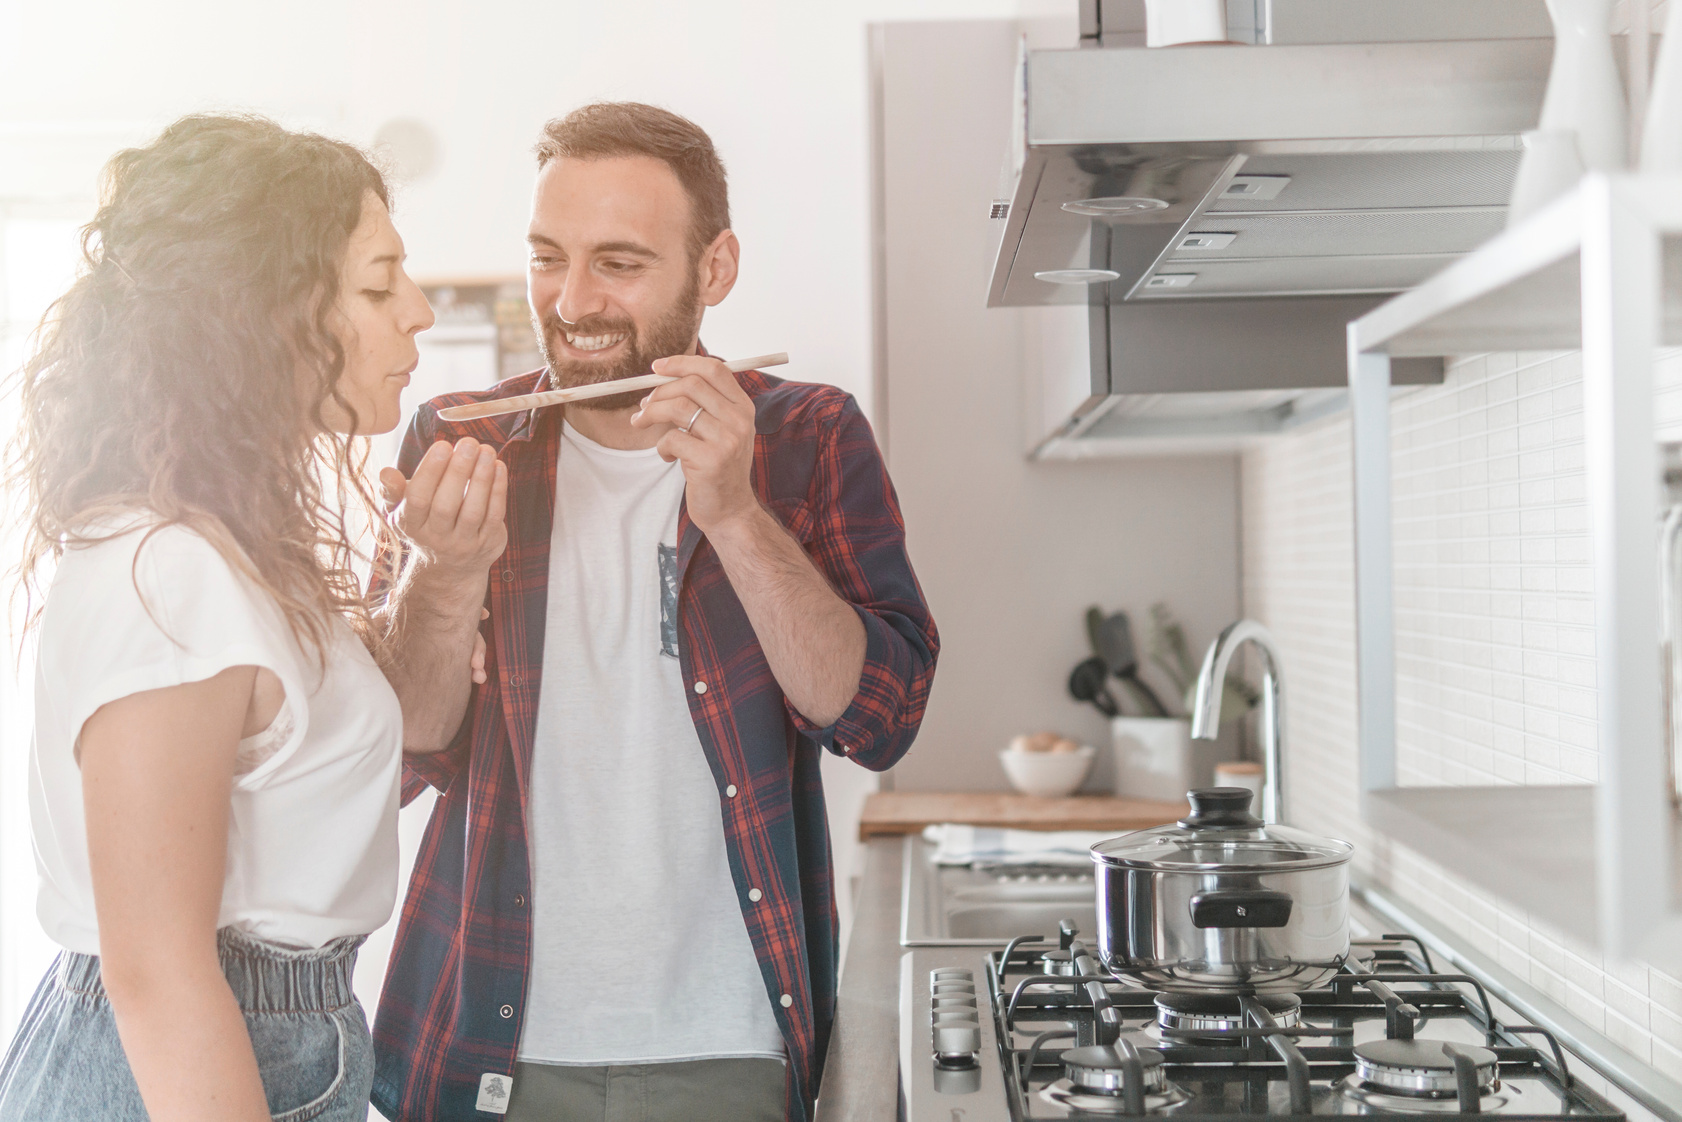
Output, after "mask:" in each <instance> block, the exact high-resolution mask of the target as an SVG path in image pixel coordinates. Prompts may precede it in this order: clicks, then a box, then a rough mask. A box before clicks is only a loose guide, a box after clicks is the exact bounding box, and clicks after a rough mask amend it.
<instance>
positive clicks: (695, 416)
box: [678, 405, 706, 432]
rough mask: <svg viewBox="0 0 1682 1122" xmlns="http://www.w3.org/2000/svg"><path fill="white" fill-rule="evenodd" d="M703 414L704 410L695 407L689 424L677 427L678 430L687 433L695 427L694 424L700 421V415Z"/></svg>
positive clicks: (700, 407)
mask: <svg viewBox="0 0 1682 1122" xmlns="http://www.w3.org/2000/svg"><path fill="white" fill-rule="evenodd" d="M704 412H706V410H705V408H704V407H702V406H699V405H697V406H696V407H695V412H694V414H693V415H692V416H691V417H690V418H689V423H688V424H686V425H679V426H678V428H680V429H682V430H683V431H684V432H688V431H689V430H690V429H692V428H694V427H695V422H696V421H698V420H700V418H701V414H702V413H704Z"/></svg>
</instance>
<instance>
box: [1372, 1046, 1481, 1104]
mask: <svg viewBox="0 0 1682 1122" xmlns="http://www.w3.org/2000/svg"><path fill="white" fill-rule="evenodd" d="M1455 1047H1456V1048H1457V1049H1458V1050H1459V1051H1460V1052H1461V1053H1462V1054H1463V1055H1465V1056H1467V1057H1469V1058H1470V1059H1471V1061H1472V1062H1473V1063H1474V1064H1476V1065H1477V1070H1478V1092H1479V1093H1480V1094H1486V1093H1488V1092H1490V1091H1494V1090H1498V1089H1499V1088H1500V1086H1501V1084H1500V1081H1499V1079H1497V1078H1496V1074H1497V1067H1496V1060H1497V1057H1496V1055H1495V1053H1494V1052H1491V1051H1490V1050H1489V1049H1488V1048H1478V1047H1475V1046H1473V1045H1469V1044H1457V1045H1455ZM1354 1078H1355V1079H1356V1080H1357V1081H1359V1082H1361V1083H1365V1084H1366V1085H1367V1086H1369V1087H1372V1088H1374V1089H1376V1090H1379V1091H1383V1092H1385V1093H1387V1094H1391V1095H1395V1094H1401V1095H1409V1096H1414V1097H1418V1098H1433V1099H1435V1098H1446V1099H1452V1098H1454V1096H1455V1091H1456V1087H1457V1086H1458V1084H1457V1083H1456V1081H1455V1076H1454V1057H1453V1056H1452V1055H1451V1054H1450V1053H1449V1052H1448V1050H1447V1048H1445V1047H1444V1042H1443V1041H1441V1040H1418V1039H1415V1040H1374V1041H1370V1042H1368V1043H1366V1044H1357V1045H1356V1046H1355V1076H1354Z"/></svg>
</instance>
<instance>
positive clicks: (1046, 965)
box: [1040, 951, 1080, 977]
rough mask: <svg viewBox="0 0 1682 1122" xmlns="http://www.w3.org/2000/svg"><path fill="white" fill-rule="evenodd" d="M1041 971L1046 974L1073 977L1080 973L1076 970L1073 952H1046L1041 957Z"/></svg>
mask: <svg viewBox="0 0 1682 1122" xmlns="http://www.w3.org/2000/svg"><path fill="white" fill-rule="evenodd" d="M1040 970H1041V972H1042V973H1046V974H1061V975H1063V976H1065V977H1073V976H1074V975H1076V974H1078V973H1080V971H1078V970H1076V969H1075V956H1074V952H1072V951H1046V952H1045V953H1044V954H1042V955H1040Z"/></svg>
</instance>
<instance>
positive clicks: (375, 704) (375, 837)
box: [29, 523, 403, 954]
mask: <svg viewBox="0 0 1682 1122" xmlns="http://www.w3.org/2000/svg"><path fill="white" fill-rule="evenodd" d="M122 525H123V523H113V526H116V527H119V528H120V527H121V526H122ZM143 538H145V528H144V526H138V527H137V528H133V529H130V530H129V531H128V532H127V533H124V534H122V536H120V537H116V538H112V539H110V540H107V541H104V542H101V543H99V544H97V545H91V546H86V547H83V548H78V549H72V550H69V551H68V552H66V554H65V555H64V557H63V558H62V559H61V560H60V562H59V564H58V569H57V572H56V574H55V575H54V578H53V583H52V588H51V590H50V592H49V593H48V595H47V606H46V612H45V613H44V615H43V617H42V621H41V632H40V655H39V662H38V664H37V668H36V673H35V740H34V745H33V748H32V751H31V755H30V776H29V779H30V783H29V797H30V820H31V826H32V830H33V833H34V840H35V856H36V865H37V867H38V869H39V871H40V874H41V891H40V896H39V903H38V910H39V913H40V917H41V924H42V926H43V927H45V928H46V931H47V934H48V935H49V936H50V937H51V938H52V939H53V941H54V942H56V943H58V944H59V945H60V946H63V947H65V948H68V949H69V950H72V951H80V952H82V953H84V954H98V953H99V924H98V921H97V919H96V917H95V914H94V906H93V889H92V880H91V878H90V876H89V872H88V842H87V829H86V826H85V823H84V819H83V815H82V773H81V768H80V766H79V764H78V762H77V741H78V739H79V738H80V736H81V732H82V726H83V724H84V723H85V722H86V721H87V719H88V718H89V717H91V716H92V715H93V714H94V712H95V711H96V710H98V709H99V708H100V707H101V706H102V705H106V704H108V703H109V702H112V701H116V700H118V699H119V698H123V697H127V696H129V695H130V694H136V693H141V692H144V691H146V690H155V689H162V688H164V687H166V686H176V685H182V684H184V683H187V682H198V681H203V680H204V679H206V678H210V677H213V676H215V675H216V674H218V673H220V672H221V671H223V670H226V669H227V668H229V667H231V666H261V667H267V668H268V669H269V670H271V671H272V672H273V673H274V674H275V676H276V677H278V678H279V679H280V681H281V684H282V685H283V686H284V687H285V690H286V700H285V702H284V703H283V704H282V706H281V710H280V714H279V715H278V716H277V717H276V718H275V720H274V723H273V724H272V725H271V726H270V727H269V729H268V730H266V732H265V733H260V734H258V735H257V736H255V737H248V738H247V739H246V740H244V741H242V742H241V744H240V753H239V759H238V766H237V768H236V775H235V779H234V785H233V794H232V814H231V816H230V817H229V820H228V860H227V873H226V877H225V879H224V881H223V885H222V908H221V911H220V913H219V914H218V916H217V926H219V927H237V928H239V929H240V930H242V931H246V932H249V933H250V934H252V935H255V936H257V937H258V938H262V939H267V940H269V941H271V942H276V943H285V944H288V945H291V946H297V947H317V946H321V945H322V944H324V943H327V942H329V941H330V940H332V939H335V938H338V937H339V936H341V935H361V934H366V933H367V932H370V931H372V930H374V929H375V928H377V927H379V926H380V925H381V924H383V923H384V922H385V921H386V920H387V919H388V918H389V917H390V915H391V909H392V905H393V904H394V903H395V901H396V898H397V799H398V773H399V768H400V766H401V759H402V749H403V725H402V714H401V711H400V710H399V708H398V704H397V696H396V694H395V693H393V692H392V689H391V686H390V685H389V684H387V682H386V680H385V675H383V674H382V673H381V672H380V670H379V668H378V667H377V666H376V665H375V664H374V660H373V659H372V658H370V657H369V655H368V652H367V651H366V650H365V649H364V648H363V646H362V644H361V642H360V641H358V640H357V638H356V636H355V634H354V633H353V632H352V631H351V629H350V626H349V625H348V624H346V623H345V622H344V621H343V620H342V619H338V618H335V619H334V620H333V621H332V646H331V648H330V652H329V657H328V661H327V667H326V673H325V674H323V673H322V672H321V669H320V667H319V665H318V664H317V662H316V660H315V658H314V655H313V654H310V653H306V652H305V650H303V649H301V648H300V647H299V645H298V643H297V642H296V641H295V640H294V639H293V637H292V633H291V630H290V629H289V628H288V626H287V624H286V621H285V619H284V617H283V616H282V615H281V612H280V609H279V607H278V605H276V603H275V602H274V600H273V598H272V597H270V596H268V595H267V594H266V593H264V592H262V591H261V590H260V589H258V588H256V587H255V586H254V585H252V584H251V583H250V582H249V581H248V580H246V579H245V578H244V577H242V576H241V575H240V574H239V573H237V572H236V571H235V570H234V569H233V568H232V567H230V566H229V564H228V563H227V562H226V561H225V560H223V558H222V555H221V554H219V553H218V552H217V551H216V549H215V547H213V546H212V545H211V544H210V543H209V542H207V541H206V540H205V539H204V538H202V537H200V536H199V535H198V534H196V533H194V532H193V531H191V530H188V529H186V528H184V527H181V526H171V527H168V528H166V529H163V530H159V531H158V532H157V533H155V534H153V535H152V537H151V539H150V540H148V541H146V544H145V548H143V549H141V548H139V547H140V544H141V541H142V539H143ZM137 551H138V563H137V560H136V553H137ZM136 585H138V589H137V587H136Z"/></svg>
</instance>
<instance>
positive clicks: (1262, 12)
mask: <svg viewBox="0 0 1682 1122" xmlns="http://www.w3.org/2000/svg"><path fill="white" fill-rule="evenodd" d="M1138 8H1139V2H1138V0H1126V2H1118V0H1104V2H1100V0H1085V2H1084V3H1083V6H1082V24H1083V32H1084V33H1085V36H1086V38H1085V40H1084V42H1085V43H1086V44H1087V46H1085V47H1083V48H1080V49H1072V50H1038V51H1025V52H1024V54H1023V57H1022V60H1021V68H1020V71H1019V81H1020V88H1019V90H1018V104H1017V113H1018V116H1017V121H1016V129H1015V139H1014V141H1013V148H1012V164H1011V166H1010V167H1008V168H1007V173H1008V174H1007V177H1008V180H1009V183H1010V186H1009V188H1008V195H1009V197H1008V200H1006V199H1001V200H1000V202H999V203H998V204H995V208H994V213H995V216H996V217H998V218H999V219H1000V221H999V223H998V225H999V227H1000V229H1001V238H1000V244H999V249H998V254H997V258H996V262H995V266H994V269H993V274H992V281H991V288H990V291H989V294H988V305H989V306H990V307H1001V306H1035V305H1048V304H1086V305H1088V306H1089V309H1090V326H1091V336H1092V391H1093V399H1092V400H1091V401H1089V402H1088V403H1087V405H1086V407H1084V408H1083V409H1081V410H1079V411H1077V414H1076V415H1075V416H1074V417H1071V418H1070V425H1069V426H1068V433H1067V434H1065V435H1066V436H1067V435H1079V433H1082V432H1085V431H1087V430H1089V429H1093V428H1094V427H1098V428H1100V430H1101V429H1102V426H1098V424H1097V422H1098V420H1099V418H1098V417H1094V416H1091V414H1093V413H1094V412H1095V411H1099V410H1100V408H1102V411H1103V412H1105V413H1108V412H1111V411H1114V410H1115V409H1116V408H1117V406H1116V404H1115V403H1111V404H1110V405H1108V406H1104V405H1103V400H1102V399H1104V398H1107V397H1111V396H1113V395H1119V394H1163V395H1167V394H1176V393H1186V392H1238V393H1245V394H1249V393H1253V392H1255V391H1277V390H1280V389H1303V388H1311V387H1336V386H1342V385H1343V384H1344V379H1345V360H1344V326H1345V324H1347V323H1348V321H1349V320H1351V319H1354V318H1356V317H1357V316H1359V315H1361V314H1362V313H1364V312H1365V311H1366V310H1367V309H1369V308H1371V307H1373V306H1375V305H1376V304H1378V303H1379V302H1380V301H1382V300H1383V299H1384V298H1386V297H1387V296H1388V295H1390V294H1393V293H1395V292H1399V291H1402V290H1405V289H1407V288H1410V287H1412V286H1413V285H1415V284H1417V283H1419V282H1420V281H1422V280H1424V279H1425V278H1427V277H1429V276H1431V275H1432V274H1434V273H1436V272H1437V271H1438V270H1440V269H1441V268H1442V267H1443V266H1445V265H1447V264H1448V263H1449V262H1451V261H1453V260H1454V259H1455V258H1457V257H1459V256H1460V255H1462V254H1464V253H1467V252H1469V251H1470V250H1472V249H1474V248H1476V247H1477V246H1478V245H1480V244H1481V243H1482V242H1484V241H1485V240H1487V239H1488V238H1489V237H1491V236H1493V235H1494V234H1495V233H1497V232H1498V231H1499V230H1500V229H1501V228H1502V227H1503V225H1504V223H1505V217H1506V200H1507V197H1508V195H1509V194H1510V192H1511V189H1512V182H1513V177H1514V175H1515V173H1516V171H1517V167H1518V160H1519V155H1520V151H1521V145H1520V140H1519V137H1520V134H1522V133H1523V132H1525V131H1528V130H1530V129H1533V128H1535V127H1536V122H1537V117H1538V114H1539V111H1540V107H1541V102H1542V95H1543V91H1544V88H1545V86H1546V82H1547V74H1548V68H1549V65H1550V62H1551V60H1552V56H1553V41H1552V39H1551V38H1547V37H1545V30H1546V27H1547V20H1546V15H1545V12H1544V11H1543V6H1542V3H1541V0H1456V2H1454V3H1441V2H1438V0H1387V2H1384V3H1379V2H1373V0H1341V3H1339V4H1335V5H1330V4H1328V0H1229V21H1228V22H1229V28H1232V27H1235V26H1237V27H1240V28H1241V33H1242V35H1243V36H1244V37H1246V38H1251V39H1253V40H1255V41H1256V42H1257V43H1258V44H1265V45H1254V46H1224V45H1216V46H1185V47H1174V48H1159V49H1148V48H1145V47H1143V46H1126V45H1115V44H1117V43H1128V42H1137V41H1138V40H1139V38H1140V37H1139V35H1138V34H1137V27H1142V21H1140V20H1138V18H1137V16H1138ZM1234 8H1237V9H1240V10H1241V11H1242V12H1244V13H1247V14H1248V13H1253V14H1254V19H1253V20H1250V21H1248V22H1245V21H1244V20H1240V19H1235V18H1234V17H1233V16H1232V14H1231V13H1232V9H1234ZM1311 8H1312V9H1316V10H1318V11H1319V13H1320V16H1319V17H1317V18H1310V16H1312V15H1313V13H1312V12H1309V11H1308V9H1311ZM1328 13H1329V14H1328ZM1340 14H1341V17H1342V18H1341V22H1339V21H1337V20H1333V19H1332V16H1333V15H1340ZM1106 20H1108V24H1107V25H1106V23H1105V21H1106ZM1135 24H1136V25H1137V26H1134V25H1135ZM1106 26H1107V29H1106ZM1328 29H1330V30H1328ZM1539 30H1540V31H1542V32H1544V34H1543V35H1537V34H1536V33H1537V31H1539ZM1287 32H1288V33H1289V34H1290V35H1296V36H1298V37H1301V38H1312V37H1314V36H1315V35H1316V34H1318V35H1327V34H1332V33H1333V32H1335V33H1336V34H1338V35H1341V36H1344V37H1358V36H1368V37H1370V38H1372V39H1374V40H1381V39H1384V37H1385V36H1386V35H1394V36H1397V37H1398V38H1402V37H1406V38H1407V41H1367V42H1294V43H1287V42H1283V41H1281V40H1282V39H1284V38H1286V37H1288V36H1287ZM1514 33H1517V34H1519V35H1522V36H1523V37H1502V36H1503V35H1507V36H1511V35H1512V34H1514ZM1457 34H1459V35H1464V36H1466V37H1465V38H1456V37H1455V36H1456V35H1457ZM1490 36H1494V37H1490ZM1114 199H1143V200H1155V201H1154V202H1147V203H1139V204H1135V205H1138V206H1141V207H1150V208H1151V209H1141V210H1136V211H1132V212H1123V213H1119V214H1115V213H1112V214H1108V215H1103V216H1094V215H1093V214H1092V212H1093V211H1094V210H1103V209H1105V208H1106V207H1112V208H1113V207H1121V206H1126V205H1128V204H1125V203H1106V202H1103V201H1102V200H1114ZM1081 269H1087V270H1108V271H1109V272H1111V273H1113V274H1115V276H1116V279H1114V280H1113V281H1110V282H1108V283H1092V284H1079V283H1066V280H1067V279H1068V271H1070V270H1081ZM1060 281H1065V283H1059V282H1060ZM1397 373H1398V381H1414V382H1426V381H1438V380H1441V376H1442V375H1441V365H1440V363H1437V362H1435V361H1429V362H1424V363H1418V364H1410V365H1409V367H1408V368H1406V369H1399V370H1398V372H1397ZM1264 399H1265V405H1264V406H1263V407H1262V409H1261V411H1260V413H1256V414H1255V415H1254V416H1251V415H1250V414H1251V413H1253V412H1254V411H1253V410H1244V412H1245V418H1244V419H1241V420H1239V421H1237V422H1234V420H1233V418H1232V417H1231V416H1228V415H1225V414H1223V413H1222V412H1221V411H1220V410H1219V409H1216V410H1214V412H1213V414H1211V412H1210V411H1209V410H1197V409H1191V410H1187V409H1185V408H1180V409H1178V410H1177V411H1175V412H1176V415H1177V417H1178V419H1177V420H1176V421H1175V422H1174V425H1175V426H1178V427H1179V428H1181V429H1183V428H1185V426H1186V425H1188V424H1190V425H1191V426H1192V427H1194V428H1195V427H1196V426H1197V425H1198V424H1200V423H1201V424H1203V425H1204V427H1205V428H1208V429H1209V430H1210V431H1214V430H1215V429H1219V428H1220V427H1221V426H1223V425H1224V426H1225V427H1226V429H1228V430H1232V431H1238V430H1244V431H1256V432H1263V431H1267V430H1268V428H1269V426H1270V425H1272V426H1276V427H1278V426H1285V425H1288V424H1289V423H1291V421H1292V419H1293V418H1294V417H1296V416H1297V413H1296V412H1294V411H1293V410H1292V409H1291V408H1289V407H1288V406H1289V404H1290V403H1289V401H1286V402H1284V403H1283V406H1282V403H1281V401H1280V400H1279V395H1278V394H1277V393H1272V392H1264V393H1263V395H1262V398H1260V399H1256V400H1264ZM1250 401H1251V399H1250V398H1244V399H1240V400H1238V401H1236V402H1235V404H1242V403H1244V402H1250ZM1121 412H1122V413H1123V414H1126V415H1128V417H1129V418H1130V420H1129V424H1131V425H1132V426H1133V428H1134V429H1139V426H1140V425H1141V424H1144V425H1145V428H1146V429H1148V428H1149V425H1148V423H1146V422H1147V417H1146V416H1140V415H1137V414H1138V410H1136V409H1133V410H1129V409H1123V410H1121ZM1148 414H1149V410H1146V415H1147V416H1148ZM1188 416H1191V417H1197V416H1201V417H1203V418H1205V419H1204V421H1202V422H1198V421H1188V420H1187V419H1186V418H1187V417H1188ZM1211 416H1214V417H1215V419H1214V420H1210V419H1209V418H1210V417H1211ZM1117 419H1118V420H1119V418H1117ZM1235 423H1236V426H1237V427H1236V429H1235V428H1234V424H1235ZM1111 427H1115V426H1114V425H1112V426H1111ZM1139 431H1144V430H1143V429H1139Z"/></svg>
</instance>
